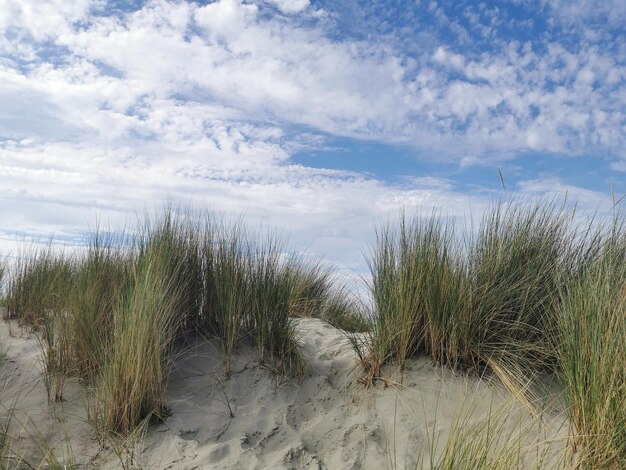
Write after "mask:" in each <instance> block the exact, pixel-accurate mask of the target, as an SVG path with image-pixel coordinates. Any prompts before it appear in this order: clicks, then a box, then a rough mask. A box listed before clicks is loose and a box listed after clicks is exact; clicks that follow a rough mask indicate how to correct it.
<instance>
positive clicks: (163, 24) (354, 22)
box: [0, 0, 626, 271]
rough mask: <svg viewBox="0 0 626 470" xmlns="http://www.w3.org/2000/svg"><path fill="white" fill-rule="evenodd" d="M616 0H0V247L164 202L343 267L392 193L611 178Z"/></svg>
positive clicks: (621, 41)
mask: <svg viewBox="0 0 626 470" xmlns="http://www.w3.org/2000/svg"><path fill="white" fill-rule="evenodd" d="M625 25H626V2H623V1H617V0H607V1H592V0H572V1H566V0H534V1H530V0H529V1H524V0H511V1H500V2H469V1H465V2H464V1H440V2H436V1H430V2H429V1H414V2H411V1H399V0H397V1H356V0H343V1H340V2H339V1H331V0H319V1H318V0H258V1H252V0H250V1H240V0H220V1H216V2H185V1H165V0H161V1H145V2H144V1H138V0H136V1H129V2H116V1H106V0H75V1H72V2H68V1H65V0H19V1H18V0H0V198H1V199H2V201H1V204H2V205H1V209H0V222H1V225H0V237H1V239H2V243H1V244H0V249H2V250H3V251H7V250H11V249H13V247H14V245H15V244H14V240H15V239H16V234H19V236H23V235H24V234H34V235H41V234H47V233H55V234H56V236H57V238H59V239H61V240H72V241H74V240H78V239H80V237H81V234H83V233H84V232H85V230H87V228H88V227H89V226H93V225H94V223H95V220H96V217H98V216H99V217H100V219H101V220H105V221H107V222H109V223H110V224H111V225H112V226H114V227H115V226H121V225H123V224H124V223H127V222H128V221H132V220H133V218H134V216H135V214H136V212H137V211H142V210H144V208H146V207H148V208H151V207H155V206H158V205H159V204H160V203H161V202H162V201H165V200H174V201H178V202H181V203H184V204H192V205H206V206H208V207H211V208H213V209H215V210H218V211H221V212H225V213H229V214H241V213H245V214H246V216H247V217H248V218H249V219H251V222H253V223H256V222H258V221H263V222H264V223H269V224H272V225H275V226H278V227H279V228H280V229H283V230H285V231H287V232H289V233H291V235H292V240H293V241H294V243H295V244H296V245H298V246H301V247H306V248H307V249H308V250H311V251H313V252H316V253H318V254H321V255H322V256H325V257H327V258H329V259H332V260H333V261H336V262H337V263H339V264H340V265H341V266H344V267H346V268H348V269H354V270H356V271H361V270H363V269H364V263H363V258H362V251H363V250H365V249H367V244H368V243H370V242H371V239H372V234H373V227H374V225H375V223H376V222H379V221H381V220H384V219H385V218H386V217H388V216H389V214H394V213H397V211H398V210H399V208H401V207H405V208H407V209H410V210H417V211H430V210H431V209H432V208H433V207H434V206H438V207H441V208H442V209H443V210H445V211H446V212H447V213H450V214H453V215H462V214H464V213H467V211H468V209H469V208H470V207H471V209H472V210H473V211H480V210H481V209H482V208H484V207H485V206H486V205H487V204H488V203H489V202H490V201H491V200H492V199H493V198H494V197H498V196H499V195H500V194H501V183H500V179H499V176H498V172H499V171H501V172H502V174H503V175H504V178H505V182H506V186H507V192H508V193H510V194H514V195H516V194H523V195H546V194H547V195H556V196H557V197H562V196H563V195H564V194H565V193H566V192H567V193H568V195H569V197H570V198H576V199H578V200H579V201H580V205H581V207H584V208H587V209H589V210H594V209H597V208H603V207H607V206H609V205H610V197H611V196H610V195H611V192H614V193H615V194H617V195H618V196H619V195H621V194H622V193H624V192H626V145H625V144H626V87H625V86H624V84H625V83H626V80H625V79H626V35H625V33H626V31H625V29H626V26H625Z"/></svg>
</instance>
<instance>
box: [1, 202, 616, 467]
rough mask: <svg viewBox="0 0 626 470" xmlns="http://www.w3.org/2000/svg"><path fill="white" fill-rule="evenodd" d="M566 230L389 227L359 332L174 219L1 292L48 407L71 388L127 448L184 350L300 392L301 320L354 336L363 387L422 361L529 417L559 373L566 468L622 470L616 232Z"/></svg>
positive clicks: (554, 215)
mask: <svg viewBox="0 0 626 470" xmlns="http://www.w3.org/2000/svg"><path fill="white" fill-rule="evenodd" d="M574 216H575V213H574V211H573V208H572V206H569V205H567V204H558V203H555V202H554V201H545V200H543V201H541V200H540V201H534V202H533V201H524V200H513V201H510V202H502V203H499V204H495V205H494V206H493V207H491V208H490V209H489V210H488V212H487V213H486V214H485V216H484V217H483V218H482V221H481V223H480V225H479V226H478V227H476V229H474V227H469V228H467V227H463V229H459V225H458V224H454V223H453V221H451V220H449V219H446V218H444V217H441V216H440V215H439V214H437V213H433V214H432V215H430V216H429V217H425V218H419V217H415V218H410V217H408V216H406V215H405V214H402V215H401V217H400V220H399V223H398V224H397V225H396V226H394V225H392V224H387V225H384V226H383V227H382V228H381V229H379V231H378V233H377V243H376V246H375V247H374V249H373V250H372V252H371V253H370V255H369V258H368V262H369V266H370V270H371V274H372V280H371V293H372V300H373V304H374V308H373V311H372V312H369V313H368V314H367V315H366V314H364V311H365V310H366V308H365V307H363V306H362V304H360V303H359V302H358V301H357V300H355V298H354V297H352V296H351V295H350V293H349V292H348V291H347V290H346V288H345V287H342V286H341V285H339V283H338V282H336V279H335V277H334V274H333V272H332V269H330V268H329V267H328V266H325V265H324V264H322V263H321V262H318V261H316V260H312V261H311V260H309V259H308V258H305V257H303V256H301V255H295V254H292V253H289V251H288V250H287V247H286V243H285V242H284V240H283V239H282V238H281V237H280V236H279V235H277V234H276V233H274V232H271V231H270V232H263V233H260V232H250V231H249V230H248V229H247V228H246V227H245V225H244V224H243V223H242V222H237V223H227V222H225V221H224V220H223V219H221V218H219V217H216V216H214V215H212V214H210V213H200V212H196V213H193V212H191V211H181V210H174V209H172V208H168V209H166V210H165V211H163V213H162V214H160V215H159V216H158V217H157V218H156V219H155V221H154V222H152V221H151V220H150V219H149V218H148V217H146V218H145V219H144V221H142V222H140V223H139V224H138V226H137V227H136V228H135V229H134V230H127V231H126V232H125V233H122V234H119V235H111V234H108V233H106V232H101V231H98V230H96V233H94V234H93V236H92V238H91V239H90V241H89V244H88V246H87V247H86V249H85V250H84V251H78V252H72V253H70V252H69V251H62V250H54V249H53V248H52V245H48V246H45V247H43V248H36V247H32V248H31V250H30V252H25V253H23V255H22V256H19V257H18V259H17V261H16V262H15V264H14V265H13V266H12V268H11V269H9V270H3V269H1V268H0V274H2V273H3V272H4V271H7V276H6V278H7V282H6V295H5V299H4V302H5V304H6V306H7V315H8V317H9V318H12V319H17V320H18V321H19V322H20V323H21V324H22V325H23V326H27V327H29V328H32V329H34V330H36V331H38V334H39V337H40V338H41V341H42V342H41V344H42V351H43V360H44V365H45V372H44V379H45V381H46V385H47V388H48V393H49V398H50V401H58V400H61V399H62V396H63V387H64V383H65V380H66V379H67V378H68V377H76V378H78V379H80V381H81V383H83V384H85V385H86V386H87V387H88V389H89V390H90V394H89V400H88V402H89V415H90V417H91V419H92V420H93V422H94V424H95V425H96V428H97V429H98V430H99V431H102V432H103V433H114V434H122V435H129V434H132V432H133V430H134V429H137V427H138V426H140V425H141V423H145V422H146V420H147V419H150V418H151V417H152V418H163V417H164V416H166V414H167V401H166V393H165V387H166V384H167V380H168V376H169V372H170V369H171V367H172V361H173V358H174V357H175V355H176V354H177V352H178V351H180V350H181V349H182V348H184V347H185V341H186V338H187V337H188V336H190V335H197V334H201V335H204V336H208V337H212V338H216V339H218V340H219V341H220V342H221V344H222V349H223V355H224V372H225V374H226V375H228V374H229V373H230V371H231V368H232V362H233V358H234V355H235V354H237V350H238V349H239V348H240V347H242V346H245V345H247V346H252V347H253V348H255V349H256V350H257V352H258V360H259V363H260V364H262V365H263V366H264V367H266V368H267V369H270V370H274V371H275V372H276V373H278V374H284V375H288V376H290V377H292V378H296V379H300V378H302V377H303V376H304V374H305V372H306V363H305V361H304V359H303V356H302V353H301V350H300V346H299V341H298V337H297V334H296V329H295V320H294V318H295V317H306V316H311V317H317V318H321V319H323V320H325V321H328V322H329V323H331V324H333V325H335V326H336V327H338V328H342V329H344V330H346V331H349V332H350V331H352V332H359V334H357V335H353V336H351V339H352V341H353V344H354V346H355V350H356V352H357V354H358V355H359V357H360V360H361V364H362V366H363V367H364V370H365V373H366V381H373V380H376V379H377V378H380V377H383V376H384V370H383V368H384V366H385V365H386V364H398V365H399V366H400V367H401V368H402V367H403V366H404V364H405V363H406V361H407V360H409V359H410V358H411V357H413V356H415V355H420V354H426V355H429V356H431V358H432V360H433V362H435V363H439V364H443V365H446V366H448V367H451V368H454V369H459V368H461V369H467V370H472V371H474V372H476V373H478V374H481V375H482V374H484V373H485V372H486V371H487V372H488V373H490V374H493V375H495V376H497V377H499V378H500V380H501V381H502V382H503V383H504V384H506V385H507V386H508V387H509V388H510V389H511V390H512V391H513V392H515V393H516V394H517V395H518V396H519V397H520V398H522V399H524V400H526V401H529V400H532V399H533V396H532V395H531V394H530V392H529V388H528V385H529V384H530V383H531V382H532V381H533V378H534V376H535V375H536V374H538V373H543V372H556V373H557V374H558V376H559V377H560V379H561V382H562V384H563V387H564V396H565V399H566V403H567V407H568V411H569V412H570V420H571V423H572V425H573V429H574V431H575V433H574V436H573V438H572V443H573V444H574V445H575V447H576V450H577V451H578V454H577V455H578V456H579V460H580V462H581V465H587V466H588V467H589V468H620V467H623V466H624V465H626V464H625V462H624V455H626V430H625V427H624V423H625V422H626V416H625V415H624V411H623V410H624V409H625V408H626V407H624V406H622V405H623V403H625V402H626V377H625V369H626V368H625V367H624V366H623V364H624V361H623V358H624V357H626V325H625V322H626V313H625V312H626V287H625V286H626V268H625V267H624V266H625V265H626V255H625V253H626V241H625V240H626V230H625V229H624V223H623V220H624V218H623V217H618V216H615V222H614V223H613V224H612V225H610V224H609V228H608V229H604V228H603V227H604V226H605V225H607V224H605V223H604V222H605V221H603V220H601V219H600V218H594V219H591V220H590V221H588V222H587V223H583V224H581V223H579V222H578V221H577V220H578V219H576V217H574ZM363 332H366V333H365V334H363ZM583 365H584V366H583ZM483 447H484V446H483ZM488 447H489V446H487V448H488ZM467 449H469V450H467V452H466V451H463V452H466V453H467V454H468V455H470V454H472V453H473V452H474V450H473V449H472V448H471V447H468V448H467ZM444 467H445V465H444Z"/></svg>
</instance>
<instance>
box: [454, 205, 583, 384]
mask: <svg viewBox="0 0 626 470" xmlns="http://www.w3.org/2000/svg"><path fill="white" fill-rule="evenodd" d="M572 237H573V235H572V212H571V211H568V210H567V208H566V207H565V206H564V205H562V204H561V205H559V204H555V203H554V202H552V201H538V202H529V201H516V200H513V201H512V202H509V203H506V204H498V205H496V206H495V207H494V208H493V209H491V210H490V211H489V212H488V213H487V214H486V216H485V218H484V219H483V221H482V224H481V227H480V229H479V231H478V235H477V237H476V239H475V240H474V241H473V243H472V245H471V248H470V249H469V250H468V251H469V260H468V274H469V285H470V298H469V304H468V306H467V308H466V309H465V310H464V311H463V318H460V319H459V320H458V321H457V322H456V324H457V325H459V329H460V331H459V333H458V336H459V337H460V338H462V343H463V345H464V351H463V354H462V357H463V362H464V363H465V364H468V363H469V364H472V365H474V364H478V365H486V366H487V367H489V368H490V369H491V370H493V371H494V372H496V374H497V375H498V376H500V378H502V379H503V380H504V381H505V383H506V382H509V381H512V382H511V383H513V384H517V385H518V386H520V387H524V386H525V382H526V381H527V380H528V378H529V375H532V374H533V373H534V371H540V370H548V369H551V368H552V367H553V365H554V362H555V357H554V351H553V349H552V347H551V342H550V338H551V336H552V334H553V332H554V329H555V328H556V327H557V322H556V318H555V315H556V308H557V306H558V302H559V291H560V288H561V287H562V286H563V285H564V284H565V283H566V282H567V279H568V275H569V271H568V263H569V259H570V257H572V256H573V255H572V252H573V251H575V250H574V248H573V245H572Z"/></svg>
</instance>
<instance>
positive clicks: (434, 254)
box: [353, 214, 464, 378]
mask: <svg viewBox="0 0 626 470" xmlns="http://www.w3.org/2000/svg"><path fill="white" fill-rule="evenodd" d="M369 265H370V270H371V274H372V285H371V288H372V296H373V301H374V307H375V312H374V314H373V316H372V318H373V324H372V331H371V335H369V336H368V337H367V338H368V339H367V340H366V343H365V344H363V343H362V342H360V341H353V344H355V345H357V353H358V354H359V356H360V357H361V358H362V360H363V363H364V366H365V368H366V371H367V372H368V375H369V376H370V378H374V377H375V376H377V375H379V374H381V367H382V366H383V364H385V363H387V362H391V361H396V362H398V363H399V364H400V366H403V365H404V362H405V361H406V360H407V359H408V358H409V357H411V356H413V355H415V354H418V353H421V352H426V351H432V352H433V353H434V354H436V355H438V356H443V355H446V356H447V355H448V353H446V352H445V349H446V348H447V347H451V345H444V340H446V339H451V338H450V336H449V335H448V334H447V329H448V328H449V327H450V325H451V323H452V322H451V320H452V318H453V316H454V315H457V314H458V308H459V304H460V303H461V302H462V301H463V295H462V290H463V281H464V277H463V272H462V266H461V265H460V264H459V260H457V259H456V257H455V253H454V251H453V231H452V228H451V227H450V226H449V225H448V224H447V223H446V222H444V221H442V220H441V219H439V218H437V217H436V216H433V217H430V218H426V219H418V218H416V219H414V220H412V221H408V220H407V218H406V217H405V215H404V214H402V215H401V217H400V223H399V227H398V228H394V227H392V226H391V225H389V224H387V225H385V226H383V228H382V229H381V230H379V231H378V233H377V244H376V247H375V249H374V251H373V252H372V254H371V256H370V259H369ZM461 307H463V306H462V305H461Z"/></svg>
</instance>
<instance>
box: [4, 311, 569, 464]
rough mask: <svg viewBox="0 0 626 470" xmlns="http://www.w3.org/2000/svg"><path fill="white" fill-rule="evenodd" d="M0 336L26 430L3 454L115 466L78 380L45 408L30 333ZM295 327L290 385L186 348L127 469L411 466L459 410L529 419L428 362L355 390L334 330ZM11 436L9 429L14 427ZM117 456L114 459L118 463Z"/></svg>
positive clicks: (310, 323) (209, 349)
mask: <svg viewBox="0 0 626 470" xmlns="http://www.w3.org/2000/svg"><path fill="white" fill-rule="evenodd" d="M0 330H1V333H0V342H1V343H2V344H4V345H5V347H6V348H8V351H7V362H6V364H5V366H4V368H3V372H2V376H1V377H2V383H3V384H5V390H4V392H3V393H2V398H1V399H2V404H3V406H10V405H12V404H14V405H16V407H17V409H18V411H17V413H16V423H17V422H21V423H26V422H27V421H28V423H29V424H28V426H26V429H21V432H19V433H18V438H17V439H16V440H14V442H13V444H14V447H15V448H16V449H17V450H18V451H19V452H22V453H23V454H24V455H29V456H31V457H32V456H33V455H35V453H36V446H33V444H32V443H31V441H32V439H31V438H30V437H31V436H29V432H28V431H30V433H31V434H33V433H34V431H33V429H34V428H36V429H37V430H38V431H39V432H40V433H41V437H43V438H44V439H45V440H47V441H48V442H50V444H51V446H52V447H54V448H55V449H56V451H57V454H58V455H59V456H63V453H64V449H65V448H66V447H67V446H66V445H65V444H64V439H65V440H68V439H69V440H70V441H71V445H72V448H73V453H74V457H75V459H76V461H77V462H79V463H83V464H86V465H88V466H89V467H90V468H93V467H95V468H97V467H106V468H121V464H120V460H119V457H116V456H115V453H114V452H113V449H112V448H111V447H110V446H109V448H108V449H102V448H101V446H100V445H99V444H98V442H97V441H96V439H95V438H94V433H93V432H92V431H91V430H90V427H89V425H88V424H87V423H86V420H85V406H84V399H83V396H82V393H81V391H80V388H79V387H78V385H77V384H76V383H75V382H69V383H68V385H67V388H66V393H65V398H66V401H64V402H63V403H61V404H57V405H54V406H52V407H49V406H48V405H47V398H46V393H45V388H44V385H43V383H42V380H41V374H40V366H39V365H38V355H39V354H40V350H39V346H38V343H37V340H36V338H34V337H33V336H32V335H31V336H26V337H20V336H19V331H18V330H16V329H15V328H14V333H17V335H18V336H17V337H11V336H9V334H8V326H7V324H6V323H4V322H3V323H2V326H1V327H0ZM298 330H299V331H300V333H301V334H302V344H303V348H304V352H305V356H306V358H307V360H308V362H309V373H308V375H307V377H306V378H305V380H304V381H303V382H302V383H301V384H292V383H284V382H283V383H278V381H277V378H276V376H275V375H273V374H272V373H271V372H270V371H268V370H265V369H263V368H260V367H259V366H258V364H257V362H256V358H255V354H254V350H251V349H246V348H242V350H241V351H239V352H238V354H237V355H236V358H235V361H234V364H233V373H232V375H231V377H230V378H228V379H225V378H224V376H223V367H222V359H221V353H220V352H219V347H218V344H217V343H216V342H205V341H202V342H198V344H197V345H196V346H194V347H191V348H190V350H189V351H188V352H187V353H185V354H184V355H183V356H181V358H180V359H179V361H177V364H176V367H175V369H174V371H173V373H172V376H171V379H170V383H169V387H168V400H169V407H170V410H171V416H170V417H169V418H168V419H167V420H166V421H165V422H164V423H162V424H159V425H154V426H151V427H150V428H149V430H148V431H147V432H146V433H145V435H143V436H140V437H139V438H138V439H137V440H136V442H135V443H134V445H130V444H129V447H130V448H129V449H128V451H129V452H131V451H132V454H133V455H132V460H133V463H134V465H135V468H146V469H148V468H149V469H153V468H154V469H166V468H171V469H201V468H207V469H213V468H214V469H235V468H240V469H266V468H285V469H344V468H345V469H359V468H364V469H373V470H382V469H384V468H397V469H402V468H414V467H415V462H416V459H417V455H418V451H419V450H420V449H421V451H422V452H423V453H424V455H425V460H424V463H428V456H429V450H430V448H431V445H430V443H431V442H432V438H433V435H434V436H435V438H436V439H437V440H438V443H439V445H438V447H437V448H438V449H441V448H442V446H443V444H444V443H445V440H446V439H447V436H448V434H449V432H450V429H451V427H452V423H453V421H454V419H455V416H456V417H458V416H459V413H461V414H463V410H465V411H466V412H467V413H466V414H467V415H468V416H470V415H471V416H470V418H469V419H470V421H472V422H475V421H477V420H480V419H481V417H482V418H484V417H485V416H486V415H487V414H488V413H489V410H490V409H492V410H493V409H501V408H502V407H503V406H504V405H507V406H508V409H509V413H510V414H509V416H510V418H509V419H508V422H507V429H516V427H519V425H520V419H521V420H522V422H524V423H528V422H530V421H529V419H530V418H529V415H528V413H526V411H525V408H524V407H523V406H522V405H520V404H517V403H516V402H514V401H513V400H512V397H511V396H510V395H509V394H508V393H507V392H506V391H505V390H504V389H503V388H502V387H501V386H494V385H491V386H490V385H489V384H487V383H486V382H485V381H482V380H479V379H478V378H475V377H458V376H455V375H453V374H452V373H451V372H447V371H444V370H442V369H440V368H437V367H433V366H432V365H431V363H430V360H429V359H427V358H423V359H417V360H413V361H411V362H410V363H409V365H408V367H407V370H406V371H405V373H404V376H403V379H402V385H400V384H399V382H400V377H399V376H398V377H393V376H392V377H391V379H392V382H398V383H392V384H391V385H390V386H389V387H384V386H383V385H382V384H378V385H376V386H374V387H372V388H369V389H366V388H365V387H363V386H362V385H359V384H357V383H356V381H355V380H354V378H355V375H357V374H358V373H359V371H358V369H357V367H356V358H355V355H354V353H353V352H352V350H351V348H350V346H349V344H348V342H347V340H346V338H345V335H344V334H343V333H342V332H341V331H339V330H337V329H335V328H333V327H332V326H330V325H328V324H327V323H325V322H323V321H320V320H316V319H303V320H299V323H298ZM15 397H17V398H16V400H17V401H16V402H13V399H14V398H15ZM470 411H471V413H470ZM231 412H232V416H231ZM513 417H515V419H514V418H513ZM520 417H521V418H520ZM27 418H29V419H27ZM543 418H544V425H543V426H542V427H541V431H542V432H545V433H547V434H546V438H552V437H553V434H555V435H558V437H559V438H561V439H562V438H563V436H564V435H565V432H566V430H565V427H564V426H562V424H563V422H564V421H563V418H561V416H560V415H559V414H557V413H556V412H551V413H547V412H546V413H544V415H543ZM546 421H547V423H546ZM559 427H560V429H557V428H559ZM538 429H539V428H538ZM14 431H15V432H18V431H20V429H15V423H14ZM66 436H67V437H66ZM533 437H537V432H534V433H533ZM557 447H559V448H560V447H562V443H559V444H558V445H557ZM118 450H119V449H118ZM66 453H67V452H66ZM128 455H129V454H127V455H126V456H125V457H124V456H123V457H122V458H123V459H126V461H127V462H128V461H130V457H129V456H128ZM426 466H427V465H426Z"/></svg>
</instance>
